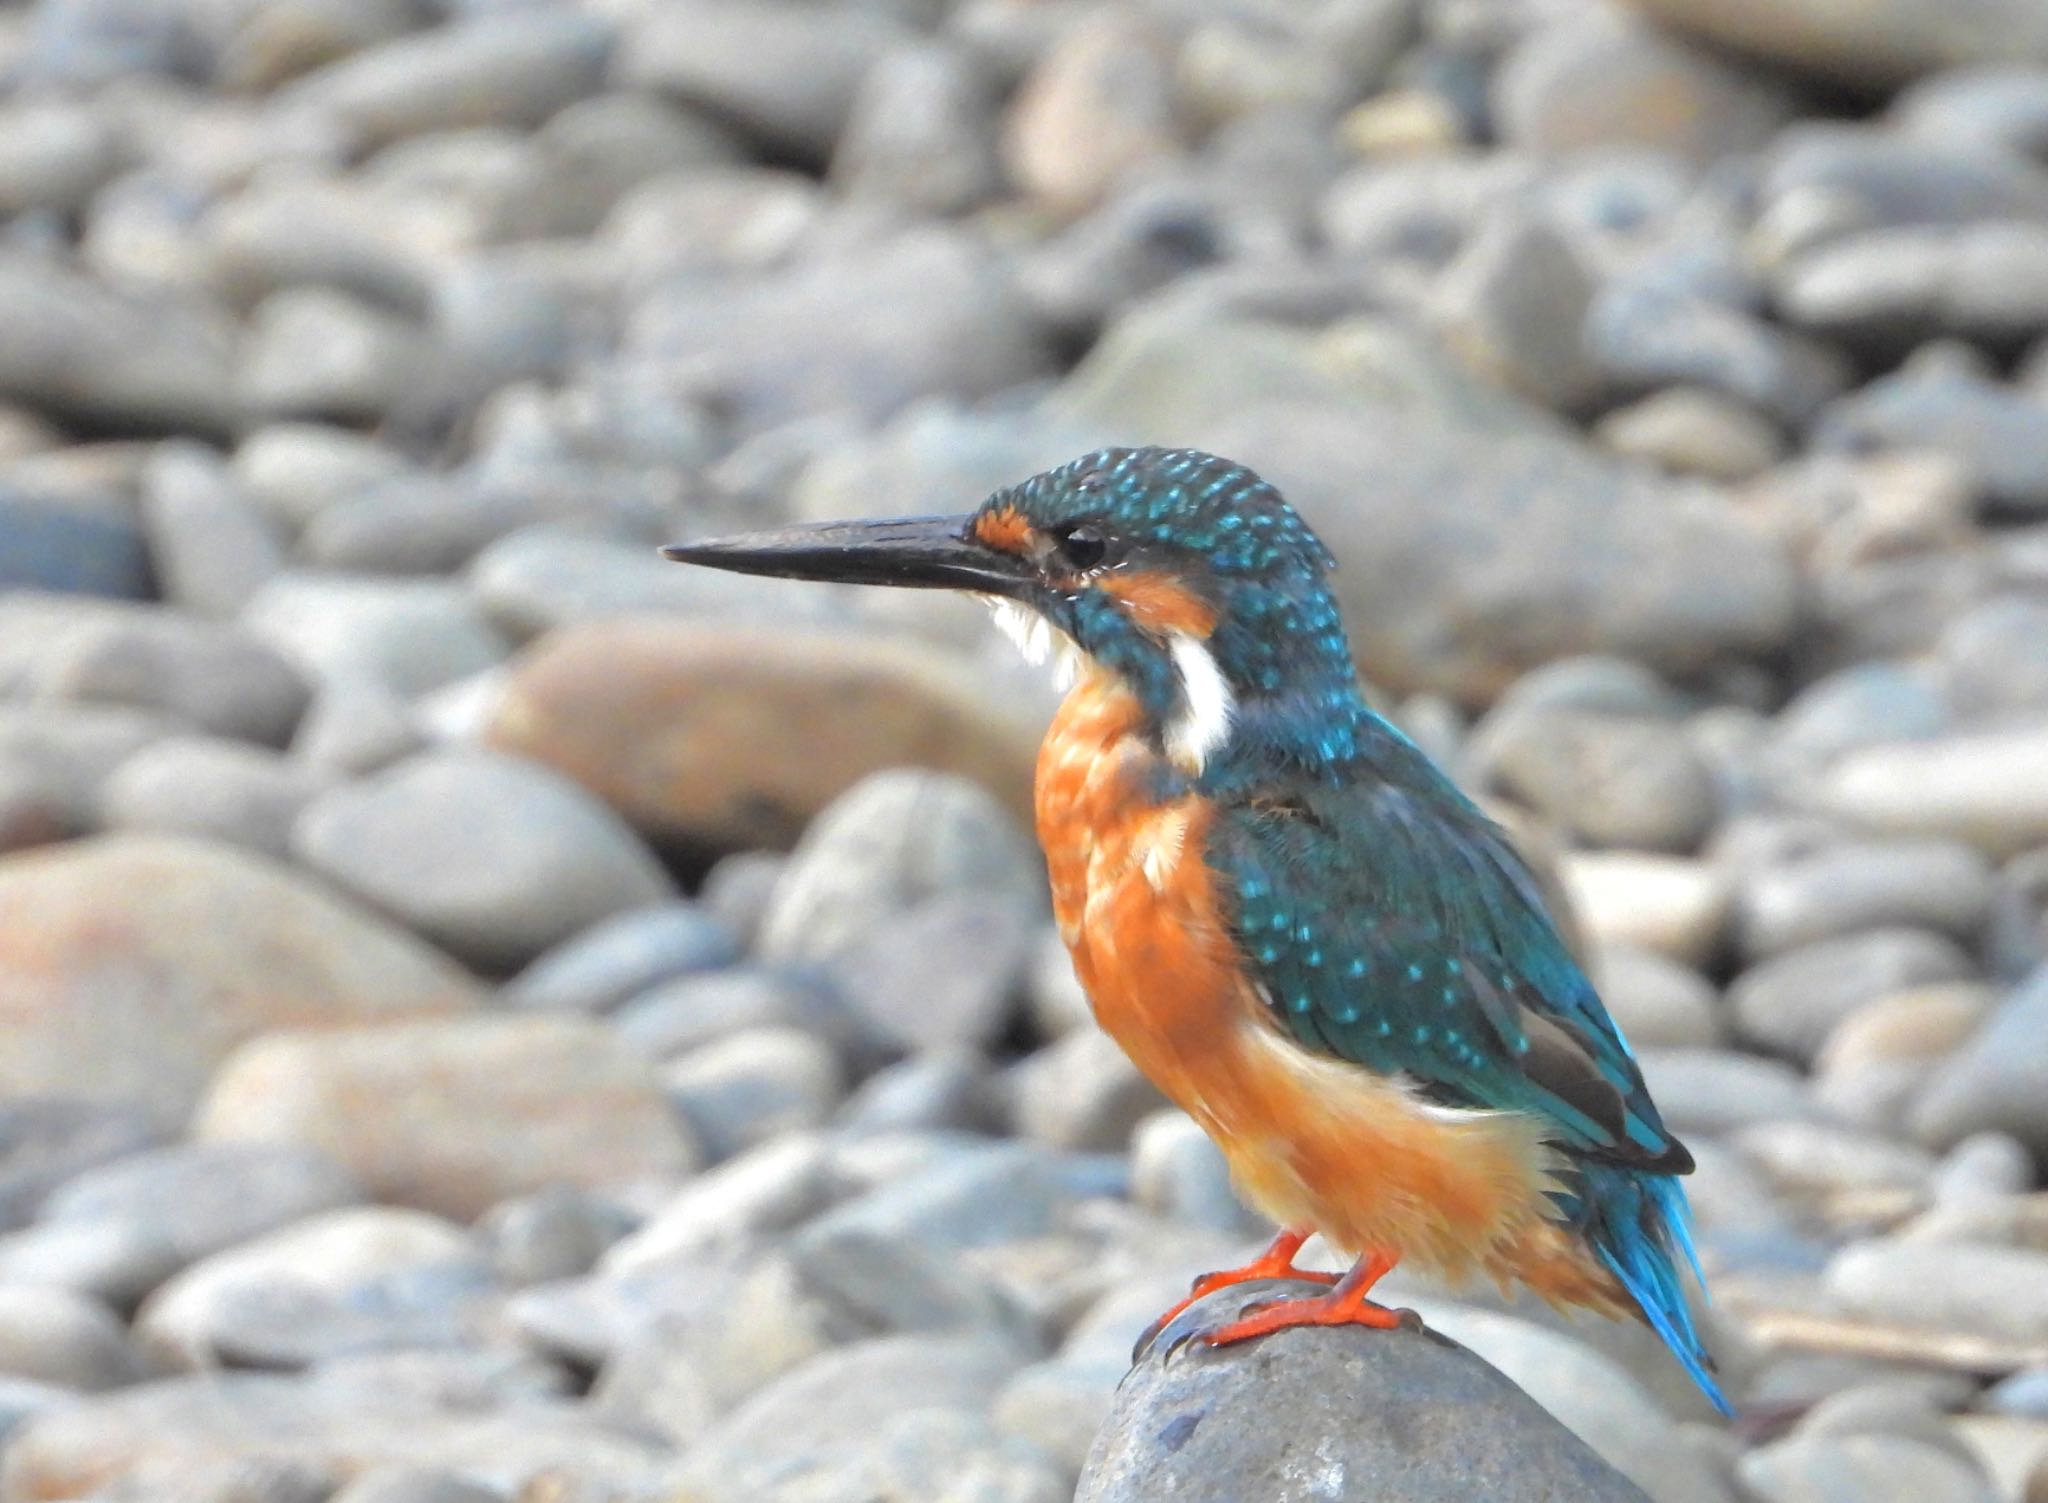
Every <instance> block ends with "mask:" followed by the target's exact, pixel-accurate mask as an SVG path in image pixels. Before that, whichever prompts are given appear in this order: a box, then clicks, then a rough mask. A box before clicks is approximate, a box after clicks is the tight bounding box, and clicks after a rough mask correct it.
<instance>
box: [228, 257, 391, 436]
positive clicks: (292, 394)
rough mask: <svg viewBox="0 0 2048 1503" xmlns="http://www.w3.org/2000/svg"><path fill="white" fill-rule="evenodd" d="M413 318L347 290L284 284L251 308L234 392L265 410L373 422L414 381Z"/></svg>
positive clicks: (279, 414)
mask: <svg viewBox="0 0 2048 1503" xmlns="http://www.w3.org/2000/svg"><path fill="white" fill-rule="evenodd" d="M426 360H427V353H426V347H425V345H424V343H423V342H422V340H421V338H420V335H419V334H418V332H417V331H416V330H415V329H414V328H413V326H412V325H411V324H410V323H408V322H407V321H406V320H404V319H402V318H398V317H395V316H393V315H392V314H389V313H386V312H384V311H383V310H381V309H377V308H373V307H371V306H370V305H369V304H368V303H365V302H363V301H362V300H360V299H358V298H354V297H351V296H349V295H348V294H347V293H342V292H336V291H334V290H332V289H330V288H324V287H287V288H285V289H284V290H282V291H280V292H274V293H272V294H271V295H270V296H269V297H267V298H265V299H264V300H263V304H262V306H261V307H259V308H258V309H257V310H256V313H255V317H254V320H253V322H252V326H251V328H250V331H249V338H248V343H247V346H246V348H245V350H244V352H243V355H242V365H241V370H240V373H239V376H238V379H237V382H236V388H235V389H236V392H237V394H238V395H239V396H240V398H241V400H242V402H243V403H244V404H245V405H246V406H247V407H248V409H249V410H250V411H251V412H253V413H256V414H258V415H259V416H262V417H267V418H327V419H331V420H333V421H336V422H345V423H347V422H360V423H374V422H377V421H379V420H381V419H382V418H384V417H385V416H386V415H387V414H388V413H389V412H390V411H391V410H392V409H393V408H394V407H395V406H397V405H398V403H399V402H400V401H401V400H402V399H403V398H405V397H406V396H407V395H408V394H409V393H410V392H412V391H414V390H415V389H416V388H417V387H418V385H419V383H420V377H421V373H422V371H423V370H424V368H425V364H426Z"/></svg>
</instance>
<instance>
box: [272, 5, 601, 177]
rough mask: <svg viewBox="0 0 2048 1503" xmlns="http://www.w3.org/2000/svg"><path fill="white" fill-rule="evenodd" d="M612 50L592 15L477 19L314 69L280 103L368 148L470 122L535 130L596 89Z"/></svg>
mask: <svg viewBox="0 0 2048 1503" xmlns="http://www.w3.org/2000/svg"><path fill="white" fill-rule="evenodd" d="M611 46H612V32H611V28H610V27H609V26H607V25H606V24H605V23H604V22H602V21H600V20H599V19H597V18H596V17H594V16H584V15H579V14H574V13H569V12H555V11H547V10H528V11H521V10H513V11H510V12H505V13H501V14H494V15H490V16H489V17H485V16H481V15H479V16H473V17H470V18H467V19H466V20H458V21H457V22H456V24H453V25H444V26H438V27H433V28H430V29H428V30H426V31H421V32H416V33H414V34H412V35H409V36H402V37H397V38H394V39H392V40H390V41H387V42H384V43H383V44H382V45H381V46H375V47H369V48H365V49H364V50H363V51H360V52H357V53H354V54H353V55H352V56H348V57H344V58H341V59H339V60H337V61H335V62H332V63H329V64H328V65H327V66H326V67H324V68H319V69H315V70H314V71H313V72H311V73H308V74H306V75H305V76H304V77H302V78H300V79H298V80H297V81H295V82H294V83H292V84H291V85H289V86H288V87H287V88H285V89H284V90H282V91H281V92H280V94H279V96H278V100H277V104H278V107H279V108H280V109H283V110H286V111H291V110H301V111H307V112H311V113H314V114H317V115H320V116H324V117H327V118H329V119H332V120H333V121H335V122H336V123H337V124H338V125H339V126H340V127H341V128H342V129H343V130H344V131H346V132H347V133H348V134H349V136H350V137H351V138H352V139H353V140H354V141H355V142H357V143H358V144H359V145H361V146H365V147H368V146H376V145H380V144H382V143H384V142H387V141H394V140H397V139H399V138H401V137H405V136H417V135H423V134H426V133H428V132H432V131H453V130H461V129H463V128H465V127H470V126H480V125H517V126H533V125H538V124H540V123H541V122H542V121H543V120H545V119H547V117H548V116H550V115H552V114H554V113H555V112H556V111H557V110H559V109H561V108H563V107H564V106H565V105H568V104H571V103H574V102H575V101H576V100H578V99H581V98H583V97H585V96H586V95H589V94H595V93H597V92H598V90H599V89H600V88H601V87H602V84H603V81H604V77H605V67H606V63H607V62H608V60H609V58H610V54H611Z"/></svg>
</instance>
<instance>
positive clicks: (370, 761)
mask: <svg viewBox="0 0 2048 1503" xmlns="http://www.w3.org/2000/svg"><path fill="white" fill-rule="evenodd" d="M426 744H427V741H426V732H425V728H424V727H423V726H422V725H421V724H420V723H419V720H418V718H417V717H415V716H414V714H413V712H412V709H411V707H410V706H408V705H407V704H406V702H405V700H404V699H403V698H401V697H400V696H399V695H398V693H397V692H396V691H394V690H393V689H392V688H391V687H390V686H389V685H388V684H384V683H381V682H379V681H378V680H376V679H374V678H357V677H342V678H330V679H328V680H326V681H325V682H323V683H322V684H321V685H320V687H319V689H318V690H317V691H316V692H315V693H314V695H313V703H312V704H311V705H310V706H308V707H307V710H306V713H305V716H304V718H303V719H301V720H300V721H299V728H298V732H297V733H296V734H295V735H294V736H293V737H292V755H293V757H295V758H296V759H297V760H299V761H301V762H304V763H305V764H306V765H308V766H309V767H312V768H314V769H315V770H316V771H318V772H321V773H323V774H325V775H327V776H329V777H335V776H342V777H355V776H360V775H362V774H365V773H372V772H379V771H382V770H383V769H384V768H387V767H389V766H391V764H393V763H394V762H398V761H401V760H403V759H404V758H406V757H409V756H411V755H412V754H413V753H415V752H417V751H421V750H423V749H424V748H425V746H426Z"/></svg>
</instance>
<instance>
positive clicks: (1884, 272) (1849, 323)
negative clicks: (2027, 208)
mask: <svg viewBox="0 0 2048 1503" xmlns="http://www.w3.org/2000/svg"><path fill="white" fill-rule="evenodd" d="M1777 306H1778V309H1779V311H1780V312H1781V313H1782V314H1783V316H1784V317H1785V318H1786V320H1787V321H1788V322H1790V323H1793V324H1796V325H1797V326H1799V327H1800V328H1802V329H1806V330H1808V331H1810V332H1812V333H1815V334H1818V335H1820V336H1821V337H1822V338H1824V339H1835V340H1842V341H1846V342H1849V343H1852V344H1854V345H1856V346H1858V347H1859V348H1862V349H1866V350H1874V351H1878V352H1887V353H1893V354H1897V353H1900V352H1903V351H1905V350H1907V349H1910V348H1912V347H1913V346H1914V345H1916V344H1919V343H1920V342H1922V341H1924V340H1927V339H1933V338H1937V337H1950V338H1956V339H1970V340H1977V341H1980V342H1983V343H1986V344H1991V345H1996V346H2000V347H2003V348H2007V349H2010V348H2013V347H2015V346H2017V345H2018V344H2020V343H2022V342H2023V341H2025V340H2027V339H2029V338H2032V337H2033V336H2034V335H2036V334H2039V333H2040V332H2041V331H2042V330H2043V329H2048V249H2044V248H2043V247H2042V244H2041V231H2040V227H2039V226H2038V225H2031V224H1998V223H1991V224H1965V225H1954V226H1947V225H1942V226H1929V225H1913V226H1907V227H1904V228H1899V229H1883V230H1870V231H1867V232H1865V233H1863V234H1851V235H1845V236H1844V237H1843V238H1841V239H1840V240H1835V241H1830V242H1829V243H1828V244H1826V245H1822V246H1818V247H1816V248H1815V249H1813V250H1811V251H1808V252H1806V253H1805V254H1804V255H1801V256H1799V257H1797V258H1795V259H1794V260H1793V261H1791V262H1790V263H1789V264H1787V265H1786V266H1785V267H1783V268H1782V269H1781V270H1780V272H1779V276H1778V283H1777Z"/></svg>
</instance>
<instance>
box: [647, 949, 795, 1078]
mask: <svg viewBox="0 0 2048 1503" xmlns="http://www.w3.org/2000/svg"><path fill="white" fill-rule="evenodd" d="M828 1011H831V1012H832V1013H833V1014H834V1015H836V1003H835V1002H834V1001H833V1000H832V999H831V998H829V997H828V996H827V995H826V993H825V991H824V989H823V983H821V982H820V981H819V980H818V979H817V978H815V977H813V976H809V975H804V974H795V973H785V972H780V971H771V970H757V969H754V968H752V967H736V968H734V969H731V970H724V971H707V972H702V973H699V974H696V975H685V976H679V977H676V978H675V979H673V980H670V981H664V982H662V983H660V984H659V985H656V986H652V987H650V988H648V989H647V990H646V991H644V992H640V993H638V994H637V995H635V996H633V997H631V998H629V999H628V1000H627V1001H625V1002H624V1003H621V1004H620V1005H619V1007H618V1008H617V1009H616V1010H614V1011H613V1012H612V1013H611V1014H610V1021H611V1024H612V1027H613V1028H614V1029H615V1030H616V1031H617V1033H618V1035H619V1037H620V1038H622V1039H624V1040H625V1041H626V1042H627V1043H629V1044H631V1045H632V1046H633V1047H634V1048H635V1049H638V1050H641V1051H642V1052H643V1053H645V1054H648V1055H649V1056H651V1057H653V1058H655V1059H668V1058H670V1057H672V1056H675V1055H679V1054H683V1053H685V1052H687V1051H689V1050H691V1049H696V1048H699V1047H701V1046H703V1045H706V1044H715V1043H717V1042H719V1041H720V1040H721V1039H725V1038H729V1037H731V1036H732V1035H734V1034H736V1033H742V1032H745V1031H747V1030H750V1029H758V1028H779V1027H785V1026H792V1027H802V1026H805V1025H807V1024H811V1023H813V1022H814V1021H815V1020H816V1019H818V1018H820V1017H821V1016H824V1015H825V1014H826V1013H827V1012H828Z"/></svg>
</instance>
